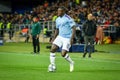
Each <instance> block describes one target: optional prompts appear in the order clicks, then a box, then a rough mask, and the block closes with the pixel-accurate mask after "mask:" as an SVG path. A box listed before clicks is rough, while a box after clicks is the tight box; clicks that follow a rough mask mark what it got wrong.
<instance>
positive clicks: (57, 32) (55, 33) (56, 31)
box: [51, 20, 59, 43]
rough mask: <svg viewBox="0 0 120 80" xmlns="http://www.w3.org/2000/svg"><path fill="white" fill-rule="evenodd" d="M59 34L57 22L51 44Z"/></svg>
mask: <svg viewBox="0 0 120 80" xmlns="http://www.w3.org/2000/svg"><path fill="white" fill-rule="evenodd" d="M58 34H59V29H58V22H57V20H56V29H55V31H54V35H53V38H52V40H51V43H52V42H53V41H54V40H55V38H56V37H57V35H58Z"/></svg>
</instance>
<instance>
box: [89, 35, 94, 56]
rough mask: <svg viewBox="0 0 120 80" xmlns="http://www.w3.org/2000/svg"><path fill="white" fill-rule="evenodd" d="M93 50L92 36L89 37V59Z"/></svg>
mask: <svg viewBox="0 0 120 80" xmlns="http://www.w3.org/2000/svg"><path fill="white" fill-rule="evenodd" d="M93 48H94V36H91V37H90V51H89V56H88V57H89V58H91V54H92V52H93Z"/></svg>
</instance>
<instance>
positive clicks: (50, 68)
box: [48, 64, 56, 72]
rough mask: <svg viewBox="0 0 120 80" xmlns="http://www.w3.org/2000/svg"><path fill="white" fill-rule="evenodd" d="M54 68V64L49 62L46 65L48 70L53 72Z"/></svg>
mask: <svg viewBox="0 0 120 80" xmlns="http://www.w3.org/2000/svg"><path fill="white" fill-rule="evenodd" d="M55 70H56V67H55V65H53V64H50V65H49V66H48V72H54V71H55Z"/></svg>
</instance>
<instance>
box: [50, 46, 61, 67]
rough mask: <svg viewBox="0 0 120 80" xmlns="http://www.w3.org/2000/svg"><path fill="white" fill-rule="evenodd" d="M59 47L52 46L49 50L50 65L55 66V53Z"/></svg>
mask: <svg viewBox="0 0 120 80" xmlns="http://www.w3.org/2000/svg"><path fill="white" fill-rule="evenodd" d="M58 48H59V47H58V46H57V45H55V44H53V45H52V47H51V50H50V64H53V65H55V52H56V50H57V49H58Z"/></svg>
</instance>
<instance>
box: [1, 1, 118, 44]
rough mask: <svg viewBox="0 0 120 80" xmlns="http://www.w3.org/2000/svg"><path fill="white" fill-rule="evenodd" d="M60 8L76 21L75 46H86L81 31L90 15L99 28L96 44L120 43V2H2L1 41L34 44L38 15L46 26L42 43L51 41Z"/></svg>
mask: <svg viewBox="0 0 120 80" xmlns="http://www.w3.org/2000/svg"><path fill="white" fill-rule="evenodd" d="M60 6H65V7H66V9H67V12H66V13H67V14H69V15H70V16H71V17H72V18H73V19H74V21H75V22H76V26H77V28H76V37H75V40H74V43H75V44H83V43H84V40H83V37H82V33H81V32H82V29H81V28H82V24H83V23H84V22H85V20H86V16H87V14H89V13H92V14H93V15H94V20H95V22H96V23H97V25H98V28H97V33H96V38H95V44H109V43H120V35H119V34H120V0H0V40H3V41H4V42H24V41H25V42H31V39H30V37H29V35H30V30H31V23H32V17H34V16H37V17H38V18H39V22H40V23H41V24H42V33H41V35H40V40H41V42H49V41H50V40H51V38H52V36H53V33H54V29H55V20H56V18H57V9H58V7H60ZM28 37H29V39H28V41H26V39H27V38H28Z"/></svg>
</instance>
